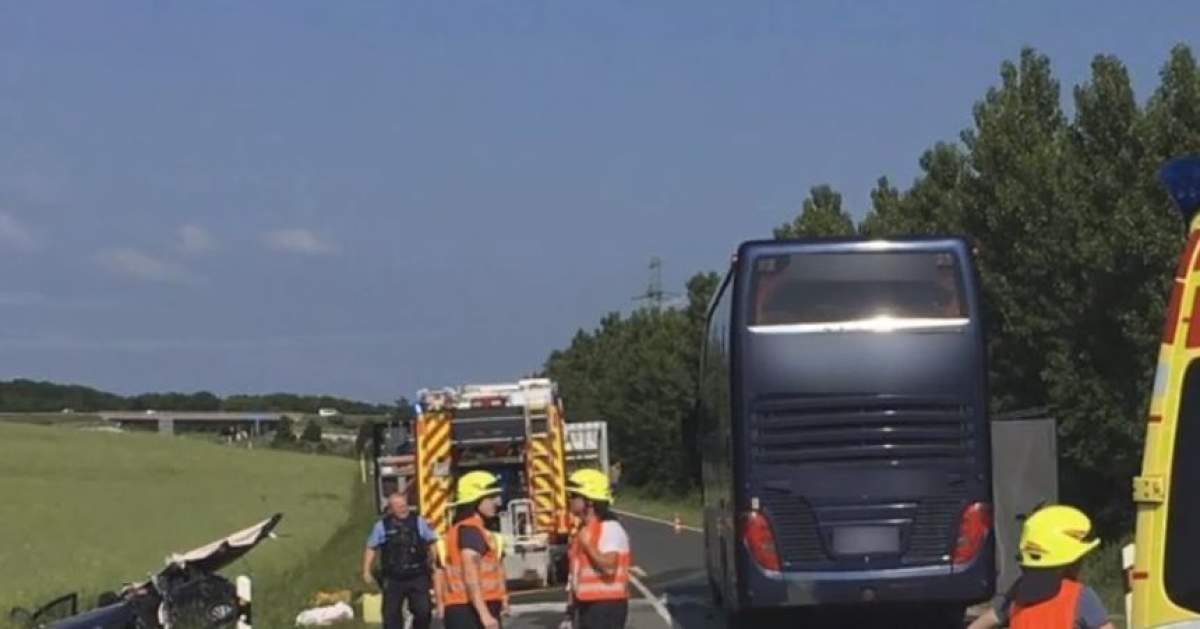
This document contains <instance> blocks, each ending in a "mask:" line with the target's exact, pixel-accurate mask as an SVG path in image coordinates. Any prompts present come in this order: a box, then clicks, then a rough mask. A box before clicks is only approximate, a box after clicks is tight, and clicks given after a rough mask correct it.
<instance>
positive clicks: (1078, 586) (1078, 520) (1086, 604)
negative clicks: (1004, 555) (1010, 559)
mask: <svg viewBox="0 0 1200 629" xmlns="http://www.w3.org/2000/svg"><path fill="white" fill-rule="evenodd" d="M1099 545H1100V540H1098V539H1094V538H1093V537H1092V521H1091V520H1090V519H1088V517H1087V516H1086V515H1084V513H1083V512H1082V511H1080V510H1078V509H1076V508H1074V507H1068V506H1065V505H1051V506H1048V507H1043V508H1041V509H1038V510H1037V511H1035V512H1034V513H1033V514H1032V515H1030V516H1029V517H1028V518H1027V519H1026V520H1025V525H1024V527H1022V529H1021V543H1020V563H1021V576H1020V577H1018V578H1017V581H1016V583H1014V584H1013V586H1012V588H1011V589H1010V590H1009V591H1008V592H1006V593H1005V594H1002V595H1000V596H998V597H996V601H995V603H994V605H993V607H992V609H989V610H988V611H987V612H985V613H984V614H983V615H982V616H980V617H979V618H977V619H976V620H975V622H973V623H971V626H970V629H993V628H994V627H1003V626H1007V627H1011V628H1012V629H1113V625H1112V623H1111V622H1109V621H1108V612H1107V611H1105V609H1104V604H1103V603H1101V602H1100V596H1099V595H1097V594H1096V591H1095V590H1093V589H1092V588H1090V587H1088V586H1086V585H1084V584H1083V583H1082V582H1080V580H1079V571H1080V570H1079V569H1080V563H1081V562H1082V561H1083V558H1084V556H1085V555H1087V554H1088V553H1090V552H1091V551H1092V550H1094V549H1095V548H1096V547H1097V546H1099Z"/></svg>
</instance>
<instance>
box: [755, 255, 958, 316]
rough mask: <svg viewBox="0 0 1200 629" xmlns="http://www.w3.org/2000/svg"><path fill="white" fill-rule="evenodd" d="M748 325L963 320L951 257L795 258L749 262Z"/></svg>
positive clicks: (804, 256) (866, 256)
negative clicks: (750, 296) (887, 319)
mask: <svg viewBox="0 0 1200 629" xmlns="http://www.w3.org/2000/svg"><path fill="white" fill-rule="evenodd" d="M751 290H752V294H753V300H754V301H753V312H752V313H751V316H750V319H751V320H750V322H749V323H750V325H754V326H764V325H791V324H810V323H840V322H851V321H864V320H870V319H876V318H880V317H890V318H893V319H962V318H966V316H967V305H966V299H965V297H964V295H963V292H964V291H963V286H962V276H961V273H960V265H959V264H958V260H957V258H956V257H955V255H954V254H953V253H948V252H898V251H870V252H853V253H796V254H788V255H779V256H766V257H760V258H758V259H756V260H755V264H754V269H753V278H752V281H751Z"/></svg>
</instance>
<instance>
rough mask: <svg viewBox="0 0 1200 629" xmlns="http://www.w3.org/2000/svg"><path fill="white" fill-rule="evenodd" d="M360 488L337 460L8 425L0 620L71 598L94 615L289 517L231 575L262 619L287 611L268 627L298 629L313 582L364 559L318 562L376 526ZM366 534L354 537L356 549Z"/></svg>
mask: <svg viewBox="0 0 1200 629" xmlns="http://www.w3.org/2000/svg"><path fill="white" fill-rule="evenodd" d="M357 476H358V466H357V464H356V463H355V462H353V461H351V460H348V459H339V458H336V457H323V456H310V455H303V454H295V453H288V452H278V451H271V450H261V449H260V450H253V451H247V450H242V449H235V448H231V447H224V446H220V445H215V444H209V443H203V442H198V441H194V440H188V439H175V438H170V437H161V436H158V435H153V434H104V433H95V432H86V431H80V430H74V429H70V428H64V427H45V426H32V425H23V424H14V423H0V496H2V497H3V500H2V501H0V539H2V540H4V543H3V544H0V613H4V614H6V613H7V610H8V609H9V608H11V607H12V606H14V605H21V606H29V605H31V604H32V603H34V602H38V601H43V600H45V599H48V598H52V597H54V596H56V595H58V594H61V593H66V592H70V591H81V593H82V594H83V598H82V599H81V604H83V605H85V606H90V605H91V604H93V603H94V602H95V595H96V594H97V593H98V592H100V591H102V590H105V589H115V588H117V587H119V586H120V584H122V583H124V582H128V581H134V580H140V579H142V578H144V577H145V576H146V575H147V574H148V573H149V572H152V571H155V570H157V569H158V568H159V567H161V566H162V562H163V559H164V558H165V557H166V556H167V555H168V554H169V553H171V552H178V551H185V550H189V549H191V548H193V547H195V546H198V545H201V544H204V543H207V542H210V541H212V540H214V539H216V538H218V537H221V536H224V535H226V534H228V533H230V532H233V531H235V530H238V529H241V528H243V527H245V526H248V525H250V524H253V523H255V522H257V521H259V520H261V519H263V518H265V517H267V516H269V515H270V514H272V513H275V512H282V513H283V514H284V518H283V521H282V522H281V523H280V525H279V528H278V529H277V531H276V532H277V533H278V535H279V539H275V540H268V541H266V542H264V544H263V545H262V547H260V548H259V549H257V550H256V551H255V552H254V553H252V554H251V555H250V556H248V557H247V558H245V559H244V560H242V561H241V562H239V565H234V566H233V567H232V568H230V569H229V570H227V571H226V572H227V574H229V575H236V574H249V575H251V576H252V577H254V579H255V587H256V596H255V599H256V605H255V608H256V610H263V611H264V615H265V613H266V610H268V609H270V607H271V603H273V602H278V603H279V605H278V607H280V609H278V610H277V611H276V612H275V613H277V614H280V615H281V616H284V617H286V618H287V620H286V621H284V622H278V621H273V622H270V623H269V624H268V625H264V626H290V625H291V624H292V622H291V619H292V618H294V617H295V613H296V612H298V611H299V605H300V603H301V602H302V601H303V600H304V599H306V598H307V597H308V596H309V595H310V594H311V592H308V591H303V590H304V588H306V587H307V586H308V584H309V583H313V584H315V583H317V582H318V581H321V580H324V575H326V574H328V575H329V580H331V581H340V580H341V577H342V576H343V575H345V574H357V572H356V566H357V562H358V556H357V555H355V556H349V557H344V558H343V557H341V556H338V557H334V556H332V555H327V556H325V558H324V559H323V560H322V561H321V562H320V563H318V564H313V563H312V562H313V559H314V557H318V556H320V555H322V553H323V552H325V551H327V550H328V546H329V544H330V540H331V539H332V538H334V537H335V534H336V533H338V532H339V531H340V530H343V527H344V526H346V525H347V523H348V522H355V523H357V522H356V521H355V520H353V518H355V517H358V518H361V517H362V516H361V515H359V514H358V512H359V511H361V512H362V513H363V514H365V516H366V517H367V521H368V522H369V518H370V512H369V506H368V505H367V504H366V502H365V500H366V498H365V496H366V495H367V494H366V492H365V491H362V490H361V489H359V488H357V487H356V485H357V483H358V478H357ZM360 494H361V495H360ZM364 526H365V525H364ZM365 534H366V531H365V529H364V530H363V531H361V532H360V533H359V534H358V535H355V536H353V537H354V540H352V541H355V545H356V546H358V547H359V548H361V542H362V539H365V537H364V536H365ZM358 552H361V550H359V551H358ZM351 554H353V553H351ZM303 566H308V567H309V569H308V573H306V575H307V578H308V579H309V580H307V581H306V580H304V579H301V578H299V577H298V576H297V574H296V572H295V571H296V570H297V569H299V568H301V567H303ZM284 577H286V578H284ZM285 601H287V602H291V603H289V608H287V609H283V608H282V607H283V604H284V603H285ZM292 605H294V607H293V606H292Z"/></svg>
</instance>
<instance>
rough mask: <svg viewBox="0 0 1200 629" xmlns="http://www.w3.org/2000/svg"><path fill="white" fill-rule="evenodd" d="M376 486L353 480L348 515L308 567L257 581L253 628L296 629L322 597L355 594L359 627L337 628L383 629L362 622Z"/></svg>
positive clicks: (310, 558)
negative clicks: (366, 545) (365, 560)
mask: <svg viewBox="0 0 1200 629" xmlns="http://www.w3.org/2000/svg"><path fill="white" fill-rule="evenodd" d="M374 508H375V505H374V502H373V501H372V494H371V486H370V485H363V484H361V483H359V480H358V478H357V477H356V478H355V479H354V488H353V489H352V492H351V500H350V502H349V512H348V513H345V514H344V515H345V518H344V520H343V522H342V524H341V526H340V527H339V528H338V529H337V531H335V532H334V534H333V535H332V536H331V537H330V538H329V540H328V541H327V542H326V543H325V544H323V545H321V546H320V547H319V548H318V549H316V550H315V551H314V552H313V553H312V554H310V555H309V556H308V558H307V559H305V560H304V561H303V562H301V563H299V564H296V565H294V566H293V567H291V568H289V569H287V570H284V571H281V572H278V573H274V574H268V575H264V576H263V577H261V578H259V579H257V580H256V581H255V588H256V589H255V592H254V609H255V614H254V625H255V626H256V627H257V626H262V627H291V626H293V625H294V624H295V620H296V615H297V614H299V613H300V612H301V611H302V610H304V609H306V608H307V607H309V605H310V600H311V597H312V596H313V595H314V594H315V593H317V592H320V591H337V590H351V591H352V592H353V593H354V601H353V603H352V605H353V607H354V616H355V621H354V622H346V623H340V624H338V625H337V626H338V627H346V628H350V627H355V628H358V627H376V628H377V627H378V625H367V624H364V623H362V622H359V619H360V618H361V616H362V608H361V607H360V606H359V604H358V598H359V596H360V595H361V594H362V593H363V591H364V589H365V585H364V584H363V582H362V578H361V574H362V570H361V567H362V563H361V561H362V552H363V545H364V543H365V542H366V539H367V533H369V532H370V528H371V526H372V525H373V524H374V522H375V515H374Z"/></svg>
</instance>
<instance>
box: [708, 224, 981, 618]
mask: <svg viewBox="0 0 1200 629" xmlns="http://www.w3.org/2000/svg"><path fill="white" fill-rule="evenodd" d="M980 310H981V304H980V296H979V282H978V277H977V272H976V270H975V267H974V263H973V259H972V256H971V251H970V247H969V246H968V245H967V243H966V242H965V241H964V240H962V239H960V238H953V237H947V238H906V239H899V240H886V241H885V240H867V239H859V238H839V239H810V240H793V241H780V240H772V241H752V242H746V243H743V244H742V245H741V246H740V247H739V248H738V251H737V254H736V256H735V257H734V259H733V263H732V264H731V267H730V269H729V272H728V273H727V275H726V276H725V278H724V281H723V282H722V284H721V285H720V287H719V288H718V290H717V293H716V294H715V295H714V297H713V300H712V303H711V305H710V307H709V312H708V317H707V333H706V335H705V340H704V346H703V350H702V352H701V377H700V391H699V392H698V400H699V407H698V413H697V417H698V426H697V439H698V444H699V450H700V457H701V469H702V477H703V482H702V487H703V496H704V541H705V563H706V568H707V572H708V577H709V584H710V586H711V588H712V591H713V596H714V598H715V599H716V600H717V601H718V602H720V603H721V605H722V606H723V607H724V608H725V611H726V612H727V613H728V614H729V615H730V616H731V617H732V618H735V619H737V618H742V617H745V616H747V615H751V614H754V613H755V612H756V610H766V609H771V608H786V607H815V606H825V605H835V606H846V605H848V606H854V607H862V606H873V609H886V610H888V611H889V613H893V612H894V613H903V612H906V611H909V610H912V611H914V612H917V613H920V614H921V615H922V618H923V620H922V621H921V624H920V626H935V625H939V624H941V623H943V622H944V623H945V625H946V626H959V627H961V623H962V619H963V613H964V610H965V608H966V607H968V606H969V605H971V604H974V603H978V602H982V601H986V600H987V599H989V598H990V597H991V596H992V595H993V594H994V591H995V581H996V569H995V566H996V561H995V544H994V535H993V526H992V508H991V504H992V489H991V487H992V485H991V454H990V438H989V435H990V432H989V425H988V409H987V356H986V354H987V352H986V347H985V341H984V331H983V323H982V321H981V313H980ZM738 624H745V622H740V623H738Z"/></svg>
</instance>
